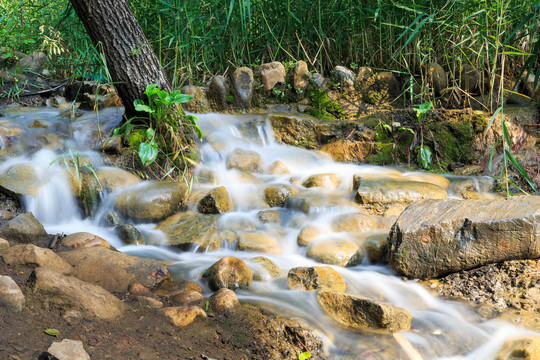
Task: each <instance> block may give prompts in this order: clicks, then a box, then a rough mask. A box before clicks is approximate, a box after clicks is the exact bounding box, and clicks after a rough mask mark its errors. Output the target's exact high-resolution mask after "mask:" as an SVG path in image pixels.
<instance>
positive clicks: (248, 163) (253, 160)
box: [226, 148, 263, 174]
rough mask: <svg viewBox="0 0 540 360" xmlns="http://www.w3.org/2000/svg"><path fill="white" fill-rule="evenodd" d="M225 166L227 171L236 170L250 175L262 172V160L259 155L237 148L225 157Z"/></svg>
mask: <svg viewBox="0 0 540 360" xmlns="http://www.w3.org/2000/svg"><path fill="white" fill-rule="evenodd" d="M226 165H227V169H238V170H240V171H244V172H247V173H251V174H252V173H261V172H262V171H263V159H262V156H261V155H260V154H259V153H256V152H255V151H250V150H244V149H239V148H236V149H234V150H233V152H231V153H230V154H229V155H227V160H226Z"/></svg>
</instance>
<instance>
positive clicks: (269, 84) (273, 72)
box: [259, 61, 286, 91]
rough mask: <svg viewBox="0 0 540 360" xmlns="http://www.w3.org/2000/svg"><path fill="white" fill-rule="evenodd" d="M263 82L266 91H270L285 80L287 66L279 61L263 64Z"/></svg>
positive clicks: (261, 69)
mask: <svg viewBox="0 0 540 360" xmlns="http://www.w3.org/2000/svg"><path fill="white" fill-rule="evenodd" d="M259 69H260V71H261V82H262V84H263V90H264V91H270V90H272V89H273V88H274V86H276V85H277V84H278V83H284V82H285V75H286V73H285V66H283V64H282V63H281V62H279V61H274V62H271V63H266V64H261V66H260V68H259Z"/></svg>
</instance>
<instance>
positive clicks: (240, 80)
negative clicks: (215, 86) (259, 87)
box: [231, 67, 253, 109]
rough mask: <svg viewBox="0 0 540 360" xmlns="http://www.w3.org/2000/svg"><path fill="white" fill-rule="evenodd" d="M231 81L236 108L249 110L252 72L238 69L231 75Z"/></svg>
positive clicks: (243, 68)
mask: <svg viewBox="0 0 540 360" xmlns="http://www.w3.org/2000/svg"><path fill="white" fill-rule="evenodd" d="M231 80H232V87H233V89H234V96H235V103H236V106H238V107H240V108H243V109H249V108H250V107H251V95H252V90H253V71H251V69H250V68H248V67H241V68H238V69H236V70H235V71H234V73H233V74H232V78H231Z"/></svg>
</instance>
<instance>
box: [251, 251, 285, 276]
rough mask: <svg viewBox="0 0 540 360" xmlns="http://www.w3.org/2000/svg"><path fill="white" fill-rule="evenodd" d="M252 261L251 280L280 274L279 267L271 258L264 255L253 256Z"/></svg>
mask: <svg viewBox="0 0 540 360" xmlns="http://www.w3.org/2000/svg"><path fill="white" fill-rule="evenodd" d="M250 261H251V262H252V265H253V266H252V267H251V269H252V271H253V280H258V281H259V280H270V279H275V278H278V277H280V276H281V269H280V268H279V266H277V265H276V264H275V263H274V262H273V261H272V260H270V259H269V258H267V257H264V256H255V257H254V258H252V259H251V260H250Z"/></svg>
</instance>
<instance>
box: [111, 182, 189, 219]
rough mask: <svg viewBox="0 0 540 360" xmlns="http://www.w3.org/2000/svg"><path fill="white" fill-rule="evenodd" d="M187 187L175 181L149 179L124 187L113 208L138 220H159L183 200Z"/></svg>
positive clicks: (169, 213) (171, 211)
mask: <svg viewBox="0 0 540 360" xmlns="http://www.w3.org/2000/svg"><path fill="white" fill-rule="evenodd" d="M186 193H187V187H186V185H185V184H183V183H179V182H176V181H149V182H144V183H141V184H139V185H137V186H132V187H130V188H128V189H125V190H124V191H123V192H122V193H120V194H119V195H118V197H117V198H116V202H115V204H114V205H115V208H116V210H118V212H120V213H122V214H123V215H125V216H127V217H130V218H133V219H136V220H139V221H159V220H162V219H165V218H166V217H167V216H169V215H171V214H172V213H173V212H174V211H175V210H176V209H177V208H178V206H179V205H180V204H181V203H182V201H183V200H184V197H185V196H186Z"/></svg>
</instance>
